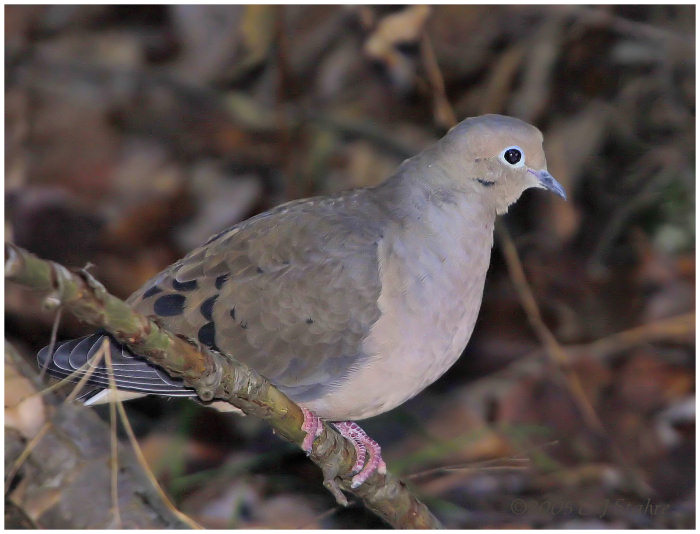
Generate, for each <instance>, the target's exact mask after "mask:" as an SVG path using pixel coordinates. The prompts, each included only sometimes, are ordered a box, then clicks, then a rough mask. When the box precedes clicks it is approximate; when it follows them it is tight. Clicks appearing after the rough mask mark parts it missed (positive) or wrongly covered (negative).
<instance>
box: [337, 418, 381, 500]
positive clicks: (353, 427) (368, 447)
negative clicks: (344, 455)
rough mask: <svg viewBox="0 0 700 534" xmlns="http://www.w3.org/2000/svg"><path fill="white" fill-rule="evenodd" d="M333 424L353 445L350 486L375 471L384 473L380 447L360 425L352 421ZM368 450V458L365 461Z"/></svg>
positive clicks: (363, 480)
mask: <svg viewBox="0 0 700 534" xmlns="http://www.w3.org/2000/svg"><path fill="white" fill-rule="evenodd" d="M333 426H334V427H335V428H336V429H337V430H338V432H340V434H341V435H342V436H343V437H344V438H346V439H349V440H350V441H351V442H352V444H353V445H354V446H355V458H356V460H355V465H354V466H353V468H352V472H353V474H354V476H353V477H352V482H351V484H350V486H351V487H352V488H358V487H360V486H361V485H362V484H364V482H365V481H366V480H367V479H368V478H369V477H370V476H371V475H372V473H374V472H375V471H377V472H378V473H379V474H381V475H383V474H385V473H386V464H385V463H384V460H383V459H382V448H381V447H380V446H379V443H377V442H376V441H374V440H373V439H372V438H370V437H369V436H368V435H367V434H366V433H365V431H364V430H362V428H360V425H358V424H357V423H354V422H352V421H343V422H341V423H333ZM368 451H369V460H367V463H365V458H366V456H367V452H368Z"/></svg>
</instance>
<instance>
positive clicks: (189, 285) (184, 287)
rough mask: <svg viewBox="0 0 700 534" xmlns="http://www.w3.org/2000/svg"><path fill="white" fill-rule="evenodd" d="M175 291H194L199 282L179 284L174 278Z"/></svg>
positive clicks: (191, 281) (192, 281) (189, 281)
mask: <svg viewBox="0 0 700 534" xmlns="http://www.w3.org/2000/svg"><path fill="white" fill-rule="evenodd" d="M173 289H174V290H175V291H192V290H194V289H197V280H188V281H187V282H178V281H177V280H175V279H174V278H173Z"/></svg>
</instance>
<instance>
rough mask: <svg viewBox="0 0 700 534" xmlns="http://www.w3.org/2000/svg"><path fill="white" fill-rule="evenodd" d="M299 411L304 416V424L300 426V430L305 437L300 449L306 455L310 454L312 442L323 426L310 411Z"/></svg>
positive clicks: (302, 409)
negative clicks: (304, 433)
mask: <svg viewBox="0 0 700 534" xmlns="http://www.w3.org/2000/svg"><path fill="white" fill-rule="evenodd" d="M301 411H302V413H303V414H304V422H303V423H302V425H301V429H302V430H303V431H304V432H306V437H305V438H304V441H303V442H302V444H301V448H302V449H304V452H305V453H306V454H311V449H312V448H313V445H314V440H315V439H316V438H317V437H318V436H319V435H320V434H321V432H322V431H323V425H322V424H321V420H320V419H319V418H318V416H317V415H316V414H315V413H313V412H312V411H311V410H308V409H306V408H304V407H303V406H302V407H301Z"/></svg>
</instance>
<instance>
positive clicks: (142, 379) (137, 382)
mask: <svg viewBox="0 0 700 534" xmlns="http://www.w3.org/2000/svg"><path fill="white" fill-rule="evenodd" d="M105 338H107V339H109V346H110V355H111V359H112V367H113V369H114V374H113V376H114V382H115V384H116V386H117V388H118V389H120V390H126V391H135V392H139V393H143V394H153V395H165V396H169V397H195V396H196V395H197V394H196V393H195V391H194V390H193V389H191V388H188V387H185V385H184V384H183V382H182V380H179V379H176V378H171V377H170V376H168V375H167V374H166V373H165V372H164V371H163V370H162V369H160V368H159V367H157V366H155V365H153V364H151V363H149V362H148V361H146V360H145V359H143V358H141V357H139V356H137V355H135V354H133V353H132V352H131V351H130V350H129V349H128V348H127V347H125V346H124V345H122V344H120V343H119V342H118V341H117V340H115V339H114V338H113V337H112V336H111V335H109V334H108V333H106V332H97V333H95V334H92V335H90V336H86V337H83V338H80V339H73V340H70V341H64V342H61V343H59V344H57V346H56V348H55V350H54V351H53V354H49V347H44V348H43V349H41V350H40V351H39V354H37V360H38V362H39V367H44V366H45V365H46V366H47V371H48V373H49V374H50V375H52V376H56V377H58V378H67V377H68V376H69V375H71V374H73V373H75V372H76V371H77V370H78V369H80V368H83V369H82V370H81V371H79V372H77V373H75V375H74V376H73V377H71V381H73V382H77V381H78V380H80V379H81V378H82V377H83V376H84V375H85V374H86V373H87V372H88V371H89V370H90V368H91V367H92V368H94V370H93V372H92V374H91V375H90V378H88V380H87V385H88V386H93V387H97V388H98V389H100V390H101V389H105V388H108V387H109V375H110V372H109V369H108V367H107V363H106V362H105V360H104V358H102V359H101V360H100V362H99V364H97V365H95V364H94V362H93V361H92V359H93V357H94V356H96V355H97V354H98V351H99V350H100V349H101V348H102V342H103V340H104V339H105ZM86 364H87V365H86Z"/></svg>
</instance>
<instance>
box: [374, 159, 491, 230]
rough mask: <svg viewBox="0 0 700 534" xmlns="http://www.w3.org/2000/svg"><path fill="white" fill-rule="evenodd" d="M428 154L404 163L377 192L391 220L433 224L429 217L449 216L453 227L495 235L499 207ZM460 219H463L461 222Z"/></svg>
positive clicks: (380, 202) (376, 197)
mask: <svg viewBox="0 0 700 534" xmlns="http://www.w3.org/2000/svg"><path fill="white" fill-rule="evenodd" d="M424 155H425V153H423V154H420V155H419V156H416V157H414V158H411V159H408V160H406V161H404V162H403V163H402V164H401V166H400V167H399V169H398V170H397V172H396V173H395V174H394V175H392V176H391V177H390V178H388V179H387V180H385V181H384V182H382V183H381V184H379V185H378V186H376V187H375V188H374V197H375V199H376V201H377V202H378V203H379V204H380V206H381V208H382V211H383V212H384V213H386V214H387V215H388V216H389V217H390V218H392V219H394V220H396V221H398V222H401V223H404V224H405V223H406V222H409V221H416V222H418V221H421V220H423V221H426V223H427V222H428V221H429V220H430V217H428V216H427V215H428V214H430V213H435V212H438V213H443V212H444V213H446V214H447V213H449V214H450V217H451V218H453V219H454V220H453V223H454V224H456V225H460V223H467V224H468V227H472V228H473V227H474V225H478V227H479V230H480V231H484V229H486V230H490V231H492V229H493V226H494V224H495V220H496V207H495V205H494V204H493V201H492V199H491V198H490V197H488V196H486V195H484V194H481V191H479V190H476V189H475V188H474V185H473V181H472V180H454V179H452V178H451V177H450V176H449V174H448V173H447V172H445V170H444V169H443V168H442V167H441V166H440V165H439V164H438V163H435V160H434V159H432V158H430V157H421V156H424ZM459 219H464V220H462V221H460V220H459Z"/></svg>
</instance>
